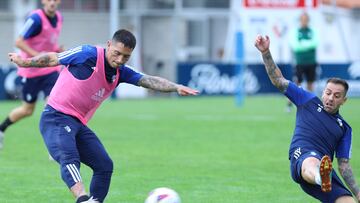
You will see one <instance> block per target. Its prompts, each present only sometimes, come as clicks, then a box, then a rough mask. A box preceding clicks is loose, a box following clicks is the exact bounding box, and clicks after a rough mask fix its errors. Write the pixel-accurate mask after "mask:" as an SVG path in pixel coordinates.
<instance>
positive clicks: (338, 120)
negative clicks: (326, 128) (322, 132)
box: [336, 118, 343, 127]
mask: <svg viewBox="0 0 360 203" xmlns="http://www.w3.org/2000/svg"><path fill="white" fill-rule="evenodd" d="M336 121H337V122H338V124H339V126H340V127H343V122H342V120H341V119H340V118H337V119H336Z"/></svg>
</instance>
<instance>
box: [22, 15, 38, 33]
mask: <svg viewBox="0 0 360 203" xmlns="http://www.w3.org/2000/svg"><path fill="white" fill-rule="evenodd" d="M34 22H35V21H34V20H33V19H32V18H29V19H28V20H27V21H26V22H25V25H24V27H23V29H22V30H21V32H20V35H21V36H24V35H25V34H26V33H27V32H28V31H29V29H30V27H31V26H32V25H33V24H34Z"/></svg>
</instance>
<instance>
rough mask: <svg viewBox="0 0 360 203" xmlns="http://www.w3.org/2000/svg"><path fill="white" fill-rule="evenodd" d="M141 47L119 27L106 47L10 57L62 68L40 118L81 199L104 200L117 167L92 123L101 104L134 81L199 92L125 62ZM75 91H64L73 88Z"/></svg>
mask: <svg viewBox="0 0 360 203" xmlns="http://www.w3.org/2000/svg"><path fill="white" fill-rule="evenodd" d="M135 45H136V39H135V37H134V35H133V34H132V33H131V32H129V31H127V30H118V31H117V32H115V34H114V35H113V38H112V40H109V41H108V42H107V48H106V49H104V48H100V47H95V46H90V45H84V46H79V47H76V48H74V49H71V50H69V51H66V52H63V53H60V54H56V53H47V54H43V55H40V56H38V57H34V58H30V59H22V58H21V57H19V56H18V55H17V54H13V53H10V54H9V57H10V60H11V61H13V62H14V63H16V64H18V65H19V66H33V65H35V66H39V67H40V66H41V67H47V66H58V65H59V64H62V65H65V66H66V67H67V68H65V69H64V70H62V71H61V73H60V76H59V79H58V80H57V82H56V84H55V86H54V88H53V90H52V91H51V94H50V96H49V100H48V105H47V106H46V107H45V109H44V111H43V114H42V116H41V119H40V131H41V133H42V135H43V138H44V141H45V144H46V146H47V148H48V150H49V153H50V154H51V156H52V157H53V158H54V159H55V160H56V161H57V162H58V163H59V164H60V169H61V177H62V179H63V180H64V182H65V183H66V184H67V186H68V187H69V188H70V190H71V192H72V193H73V195H74V196H75V198H76V202H103V201H104V199H105V197H106V195H107V193H108V190H109V187H110V180H111V176H112V171H113V162H112V160H111V158H110V157H109V155H108V153H107V152H106V150H105V148H104V146H103V145H102V143H101V141H100V140H99V138H98V137H97V136H96V134H95V133H94V132H93V131H92V130H91V129H90V128H88V126H87V122H88V121H89V120H90V119H91V117H92V116H93V114H94V113H95V111H96V109H97V108H98V107H99V106H100V104H101V103H102V102H103V101H104V100H105V99H106V98H107V97H109V95H111V93H112V92H113V91H114V90H115V88H116V87H117V86H118V85H119V83H129V84H133V85H137V86H142V87H145V88H150V89H153V90H157V91H162V92H177V93H178V94H179V95H181V96H187V95H196V94H198V91H196V90H193V89H191V88H189V87H185V86H182V85H179V84H176V83H173V82H170V81H168V80H166V79H164V78H160V77H155V76H150V75H143V74H141V73H138V72H135V71H133V70H132V69H131V68H130V67H129V66H127V65H125V63H126V62H127V61H128V60H129V58H130V56H131V53H132V51H133V49H134V48H135ZM69 89H71V91H64V90H69ZM80 162H81V163H84V164H85V165H87V166H89V167H90V168H91V169H92V170H93V177H92V180H91V184H90V196H92V197H90V196H88V195H87V193H86V192H85V188H84V185H83V182H82V178H81V175H80Z"/></svg>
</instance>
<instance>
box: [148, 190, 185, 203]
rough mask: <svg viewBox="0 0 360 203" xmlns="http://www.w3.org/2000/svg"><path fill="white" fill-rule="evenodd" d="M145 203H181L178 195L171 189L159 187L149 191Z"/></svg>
mask: <svg viewBox="0 0 360 203" xmlns="http://www.w3.org/2000/svg"><path fill="white" fill-rule="evenodd" d="M145 203H181V201H180V197H179V195H178V193H176V192H175V191H174V190H173V189H170V188H166V187H161V188H156V189H154V190H153V191H151V192H150V193H149V195H148V197H147V198H146V200H145Z"/></svg>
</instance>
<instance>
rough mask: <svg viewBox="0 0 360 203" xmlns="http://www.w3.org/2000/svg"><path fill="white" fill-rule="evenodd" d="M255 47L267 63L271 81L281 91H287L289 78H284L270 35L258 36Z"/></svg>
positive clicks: (266, 66) (266, 67)
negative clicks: (271, 45) (276, 61)
mask: <svg viewBox="0 0 360 203" xmlns="http://www.w3.org/2000/svg"><path fill="white" fill-rule="evenodd" d="M255 47H256V48H257V49H258V50H259V51H260V52H261V54H262V58H263V61H264V64H265V69H266V72H267V74H268V76H269V78H270V80H271V83H272V84H273V85H274V86H275V87H277V88H278V89H279V90H280V91H281V92H285V91H286V89H287V87H288V86H289V80H287V79H286V78H284V76H283V75H282V73H281V71H280V69H279V67H278V66H277V65H276V64H275V62H274V60H273V58H272V56H271V53H270V50H269V47H270V39H269V37H268V36H265V38H264V37H262V36H260V35H259V36H257V38H256V40H255Z"/></svg>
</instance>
